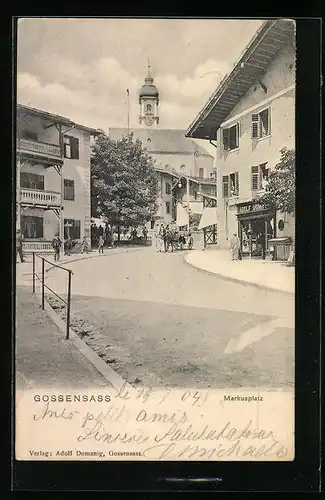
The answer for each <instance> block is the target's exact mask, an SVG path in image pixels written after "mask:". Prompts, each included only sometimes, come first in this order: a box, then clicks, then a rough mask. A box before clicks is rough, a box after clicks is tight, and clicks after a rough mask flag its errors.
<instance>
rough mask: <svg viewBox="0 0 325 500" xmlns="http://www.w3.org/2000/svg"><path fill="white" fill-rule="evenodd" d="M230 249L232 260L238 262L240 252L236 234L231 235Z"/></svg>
mask: <svg viewBox="0 0 325 500" xmlns="http://www.w3.org/2000/svg"><path fill="white" fill-rule="evenodd" d="M230 248H231V253H232V260H238V259H239V252H240V241H239V238H238V236H237V234H236V233H234V234H233V237H232V238H231V240H230Z"/></svg>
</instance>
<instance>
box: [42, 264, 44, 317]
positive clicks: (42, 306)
mask: <svg viewBox="0 0 325 500" xmlns="http://www.w3.org/2000/svg"><path fill="white" fill-rule="evenodd" d="M42 309H43V310H44V259H43V257H42Z"/></svg>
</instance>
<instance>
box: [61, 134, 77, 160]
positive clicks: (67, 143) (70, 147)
mask: <svg viewBox="0 0 325 500" xmlns="http://www.w3.org/2000/svg"><path fill="white" fill-rule="evenodd" d="M63 148H64V158H70V159H71V160H79V139H77V138H76V137H72V136H71V135H65V136H64V137H63Z"/></svg>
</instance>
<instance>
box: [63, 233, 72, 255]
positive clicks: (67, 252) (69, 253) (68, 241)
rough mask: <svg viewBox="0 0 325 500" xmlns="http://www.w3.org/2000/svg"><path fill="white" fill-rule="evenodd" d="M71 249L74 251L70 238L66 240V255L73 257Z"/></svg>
mask: <svg viewBox="0 0 325 500" xmlns="http://www.w3.org/2000/svg"><path fill="white" fill-rule="evenodd" d="M71 249H72V239H71V238H70V236H68V238H67V239H66V241H65V243H64V253H65V255H71Z"/></svg>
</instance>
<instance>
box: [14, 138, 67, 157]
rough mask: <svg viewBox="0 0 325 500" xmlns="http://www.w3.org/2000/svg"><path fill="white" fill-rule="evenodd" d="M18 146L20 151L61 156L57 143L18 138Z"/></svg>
mask: <svg viewBox="0 0 325 500" xmlns="http://www.w3.org/2000/svg"><path fill="white" fill-rule="evenodd" d="M18 148H19V150H20V151H27V152H31V153H38V154H40V155H43V156H44V155H45V156H50V157H54V158H61V149H60V146H58V145H57V144H49V143H47V142H40V141H31V140H29V139H19V141H18Z"/></svg>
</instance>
